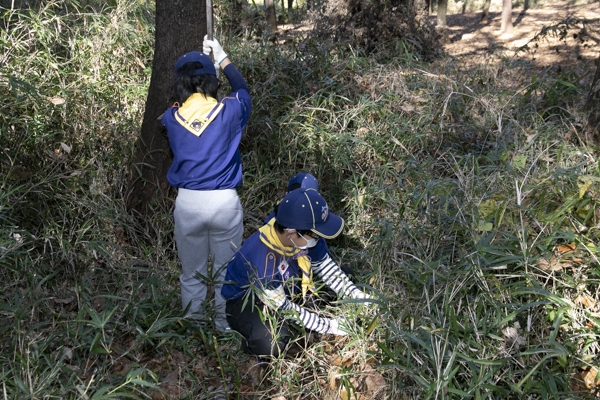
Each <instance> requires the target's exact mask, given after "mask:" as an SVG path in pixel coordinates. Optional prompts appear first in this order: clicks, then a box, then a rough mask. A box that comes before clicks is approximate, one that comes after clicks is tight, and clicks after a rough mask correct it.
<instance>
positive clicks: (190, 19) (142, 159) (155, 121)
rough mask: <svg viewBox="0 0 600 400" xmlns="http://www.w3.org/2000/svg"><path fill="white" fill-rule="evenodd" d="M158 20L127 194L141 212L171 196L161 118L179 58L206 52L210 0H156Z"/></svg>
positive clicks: (168, 152) (167, 150)
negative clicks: (208, 4)
mask: <svg viewBox="0 0 600 400" xmlns="http://www.w3.org/2000/svg"><path fill="white" fill-rule="evenodd" d="M155 24H156V33H155V41H154V59H153V61H152V75H151V78H150V87H149V89H148V96H147V98H146V109H145V111H144V119H143V122H142V127H141V131H140V135H139V137H138V141H137V148H136V153H135V155H134V160H133V165H132V166H131V169H130V178H129V187H128V191H127V193H126V195H125V198H126V201H127V207H128V208H129V209H130V210H135V211H138V212H139V213H141V215H145V213H146V212H147V211H149V205H150V204H151V202H153V201H154V200H156V199H160V198H162V197H163V196H165V195H166V194H167V193H168V191H169V189H170V185H169V184H168V182H167V180H166V174H167V171H168V169H169V166H170V165H171V159H172V156H171V150H170V147H169V141H168V139H167V136H166V132H165V130H164V128H163V126H162V124H161V122H160V119H159V117H160V116H161V115H162V114H163V113H164V112H165V110H166V109H167V108H168V107H170V106H171V96H172V92H173V91H172V85H173V80H174V72H173V67H174V65H175V61H177V58H179V56H181V55H182V54H184V53H186V52H189V51H193V50H199V51H202V41H203V38H204V35H205V34H206V2H204V1H187V0H156V17H155Z"/></svg>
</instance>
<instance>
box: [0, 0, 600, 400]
mask: <svg viewBox="0 0 600 400" xmlns="http://www.w3.org/2000/svg"><path fill="white" fill-rule="evenodd" d="M92 6H93V4H88V5H79V6H78V5H77V4H76V3H74V2H69V1H54V2H50V3H47V4H45V5H44V6H43V7H41V8H39V9H36V8H31V9H20V10H15V11H10V10H2V19H1V21H2V24H3V25H2V29H1V30H0V42H1V43H3V44H4V45H3V46H0V49H2V50H1V51H0V59H1V60H2V61H3V62H1V63H0V88H1V89H2V90H0V103H1V105H2V107H1V108H0V130H1V131H0V145H1V146H0V152H1V153H2V157H0V160H1V161H0V172H1V173H0V188H1V190H0V267H1V268H0V282H1V283H0V293H1V294H0V333H2V337H3V338H4V340H3V341H2V342H1V344H0V364H1V365H2V368H1V370H0V376H1V377H2V379H1V381H2V395H3V398H5V399H37V398H65V399H111V398H185V399H187V398H190V399H191V398H195V399H197V398H219V397H218V396H219V395H222V396H229V397H228V398H239V399H251V398H252V399H255V398H257V399H258V398H261V399H262V398H264V399H271V398H276V397H277V396H284V397H285V398H288V399H291V398H302V399H328V398H331V399H334V398H339V396H340V394H342V395H344V394H345V396H346V398H349V397H350V398H356V399H358V398H362V399H369V398H388V399H427V398H429V399H457V398H460V399H463V398H464V399H467V398H472V399H506V398H510V399H512V398H514V399H517V398H518V399H540V398H543V399H565V398H572V399H575V398H590V399H591V398H597V396H598V392H597V390H596V389H594V388H589V389H585V386H582V385H581V384H577V379H579V378H581V377H583V376H584V375H583V374H584V373H586V371H589V370H590V368H599V367H600V365H599V362H598V359H599V358H598V357H599V350H600V349H599V346H598V344H597V343H598V336H599V335H600V328H599V324H600V317H599V314H598V311H599V309H598V307H599V306H598V304H599V302H600V294H599V293H598V289H597V288H598V284H599V283H600V264H599V263H598V256H599V254H600V250H599V249H600V244H599V242H600V240H599V236H600V235H599V231H598V226H599V222H600V221H599V218H600V214H599V213H598V211H597V210H598V208H599V207H598V203H599V202H600V185H599V182H600V166H599V165H598V152H597V148H595V147H593V146H588V145H587V144H586V143H583V142H582V140H581V137H580V132H579V130H578V128H577V127H579V126H581V124H580V121H582V119H583V118H584V115H583V114H582V112H581V110H582V105H583V103H584V101H585V96H586V94H587V89H588V87H587V86H586V84H587V81H586V80H585V79H587V78H586V77H582V76H576V75H574V72H571V71H563V72H561V73H560V74H553V73H552V72H550V71H546V72H543V73H540V72H537V73H534V72H532V70H531V68H529V67H530V66H528V65H527V64H526V62H524V61H523V62H520V63H519V62H515V61H514V60H513V61H511V60H505V59H503V58H502V57H500V56H498V57H492V58H491V61H490V62H489V63H488V64H487V65H476V64H463V63H461V62H460V61H458V60H452V59H442V60H438V61H436V62H434V63H432V64H422V63H419V62H418V61H416V60H418V58H419V57H416V56H414V55H412V54H410V53H407V51H406V49H407V48H409V47H407V46H403V44H402V42H401V41H399V42H398V43H395V44H391V45H390V46H391V49H389V48H388V49H387V50H386V49H383V48H382V49H381V50H380V53H378V54H373V55H368V54H365V53H364V52H362V51H361V50H360V49H356V48H352V47H349V46H346V45H344V44H332V43H327V42H324V41H318V40H315V39H312V38H311V37H309V36H305V37H300V38H297V39H296V41H295V42H293V43H291V44H288V45H280V46H274V45H272V44H270V42H263V41H261V40H260V39H258V40H254V39H253V40H245V39H240V38H236V37H235V36H233V35H231V36H229V35H228V34H227V32H221V33H222V37H223V38H224V39H223V40H222V42H223V44H224V46H225V47H226V48H227V49H229V50H228V52H229V53H230V54H231V55H232V59H234V60H235V61H236V65H237V66H238V67H239V69H240V70H241V71H242V73H243V74H244V76H245V77H246V78H247V80H248V83H249V84H250V86H251V91H252V95H253V98H254V113H253V115H252V119H251V121H250V124H249V128H248V132H247V135H246V137H245V138H244V140H243V143H242V153H243V158H244V168H245V171H244V179H245V184H244V187H243V188H241V189H240V195H241V198H242V201H243V205H244V209H245V214H246V218H245V224H246V229H247V231H248V233H251V232H253V231H254V230H255V229H257V228H258V227H259V226H260V224H261V221H262V219H263V217H264V216H265V215H266V214H268V212H269V211H270V210H271V208H272V207H273V206H274V205H275V204H276V202H277V201H278V200H279V198H280V197H281V196H282V194H283V193H284V191H285V187H286V184H287V180H288V179H289V177H291V176H292V175H293V174H295V173H296V172H298V171H300V170H305V171H309V172H311V173H312V174H314V175H315V176H316V177H317V178H318V179H319V181H320V183H321V187H322V192H323V194H324V196H325V198H326V199H327V200H328V202H329V203H330V207H331V209H332V210H333V211H335V212H336V213H339V214H340V215H342V216H343V217H344V218H345V220H346V229H345V231H344V236H343V237H342V238H340V239H336V240H334V241H331V243H330V245H331V250H332V253H333V255H334V257H335V258H336V259H337V260H338V261H339V262H340V263H345V264H349V265H351V266H353V267H354V269H355V270H356V271H357V274H358V276H359V277H360V280H361V282H362V285H364V287H366V288H369V289H370V290H372V292H373V293H374V296H375V299H376V300H375V302H376V306H375V305H371V306H365V305H363V304H360V303H359V304H357V303H355V302H342V303H341V304H340V307H341V308H342V310H341V311H342V312H343V313H344V315H346V316H348V317H349V319H350V321H355V320H356V321H358V320H360V321H362V323H361V324H358V323H357V324H356V325H354V326H353V327H352V334H351V335H350V336H349V337H348V338H346V339H336V338H333V337H327V336H323V337H318V336H317V337H314V338H313V339H314V340H313V342H312V344H311V345H310V346H307V347H306V348H305V349H304V351H302V352H301V353H300V354H299V355H298V356H295V357H289V358H281V359H277V360H274V361H272V362H271V363H270V364H268V365H262V366H259V365H257V364H256V362H255V360H253V359H252V358H250V357H248V356H246V355H245V354H242V353H241V352H240V350H239V349H240V343H239V339H238V338H236V337H233V338H229V339H228V340H223V339H222V338H219V337H217V336H218V335H217V333H216V331H215V330H214V329H213V327H211V326H210V325H209V326H207V327H202V328H194V329H192V330H191V331H190V330H188V329H187V328H188V327H187V325H186V322H185V321H184V320H181V319H180V317H181V312H180V310H179V288H178V275H179V266H178V259H177V255H176V252H175V249H174V244H173V237H172V236H173V232H172V221H171V212H172V206H173V199H170V198H167V199H162V200H158V201H156V203H155V204H153V212H152V213H149V214H148V215H147V216H146V219H147V221H149V222H150V223H149V224H146V225H144V226H142V225H140V224H139V222H138V221H137V220H136V218H134V217H133V216H132V215H130V214H129V213H128V211H127V210H126V208H125V205H124V197H125V196H124V195H125V193H124V191H125V190H126V187H127V180H128V178H129V177H128V175H127V174H128V171H129V165H130V162H131V159H132V155H133V154H134V146H135V138H136V135H137V132H138V130H139V127H140V125H141V119H142V116H143V115H142V113H143V109H144V102H145V95H146V90H147V87H148V83H149V79H150V69H149V68H150V67H149V66H150V62H151V59H152V46H153V37H152V35H153V28H152V10H151V9H148V8H146V7H147V5H146V4H144V3H141V2H135V1H131V2H115V3H113V4H112V5H111V6H110V7H104V8H99V7H92ZM224 15H225V14H224ZM217 18H221V17H220V16H217ZM218 20H219V21H221V19H218ZM225 22H226V20H225V19H223V23H225ZM402 49H404V51H401V50H402ZM500 69H503V74H502V78H499V76H500V75H499V74H498V71H499V70H500ZM148 226H151V227H152V229H151V230H149V229H148ZM561 245H563V246H564V245H572V246H573V247H575V250H574V251H572V252H570V253H559V252H557V246H561ZM586 296H587V297H586ZM332 311H334V310H332ZM338 312H339V311H338ZM376 315H378V317H377V319H375V316H376ZM375 371H376V372H375ZM592 371H593V369H592ZM378 374H380V376H381V377H382V378H383V379H384V380H385V386H383V385H382V382H381V381H378V380H377V379H376V378H377V377H378V376H379V375H378ZM577 388H580V389H581V388H583V389H581V390H579V391H575V390H574V389H577ZM161 393H162V396H163V397H161ZM349 394H352V396H350V395H349ZM336 396H337V397H336ZM222 398H223V397H222Z"/></svg>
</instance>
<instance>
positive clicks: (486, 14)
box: [480, 0, 492, 23]
mask: <svg viewBox="0 0 600 400" xmlns="http://www.w3.org/2000/svg"><path fill="white" fill-rule="evenodd" d="M491 4H492V0H485V2H484V3H483V10H482V11H481V20H480V21H481V22H486V23H487V22H488V20H489V18H490V5H491Z"/></svg>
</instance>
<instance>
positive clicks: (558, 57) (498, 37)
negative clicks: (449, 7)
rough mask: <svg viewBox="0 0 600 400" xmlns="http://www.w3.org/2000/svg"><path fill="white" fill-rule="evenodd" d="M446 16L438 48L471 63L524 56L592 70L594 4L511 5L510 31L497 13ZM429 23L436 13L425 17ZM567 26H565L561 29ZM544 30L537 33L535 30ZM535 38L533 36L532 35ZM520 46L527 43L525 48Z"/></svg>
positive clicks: (598, 8) (596, 30) (598, 19)
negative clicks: (483, 17) (442, 40)
mask: <svg viewBox="0 0 600 400" xmlns="http://www.w3.org/2000/svg"><path fill="white" fill-rule="evenodd" d="M481 15H482V13H481V12H476V13H464V14H454V15H448V16H447V23H448V27H447V29H446V30H445V32H444V37H445V43H444V51H445V52H446V53H447V54H448V55H449V56H451V57H457V58H462V59H465V60H468V61H469V62H472V63H477V62H482V61H485V59H486V58H489V57H490V56H491V55H495V56H502V57H509V58H512V57H519V58H520V59H527V60H528V61H529V62H530V63H531V65H532V66H534V67H537V68H547V67H558V68H564V69H572V68H580V69H585V70H591V71H592V72H593V71H594V68H593V67H594V64H593V62H594V60H595V59H596V58H598V57H599V56H600V3H598V2H595V3H592V4H584V5H573V4H571V3H570V2H568V1H559V2H556V3H553V4H549V5H546V6H543V7H540V8H535V9H523V10H513V25H514V28H513V31H512V34H510V35H506V34H500V32H499V31H500V23H501V12H490V14H489V19H488V21H487V22H481ZM430 18H431V19H432V21H433V22H435V19H436V16H431V17H430ZM567 26H568V29H567V30H565V29H564V28H565V27H567ZM544 30H545V31H546V32H547V34H546V35H543V37H540V33H541V32H543V31H544ZM536 36H537V37H538V39H537V40H534V38H536ZM524 46H527V47H526V48H525V47H524Z"/></svg>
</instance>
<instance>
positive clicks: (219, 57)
mask: <svg viewBox="0 0 600 400" xmlns="http://www.w3.org/2000/svg"><path fill="white" fill-rule="evenodd" d="M211 50H212V53H213V58H214V60H215V61H216V62H217V64H221V63H222V62H223V60H224V59H226V58H227V53H225V52H224V51H223V48H222V47H221V45H220V44H219V42H218V41H217V39H213V40H208V36H207V35H204V42H202V51H203V52H204V54H210V52H211Z"/></svg>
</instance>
